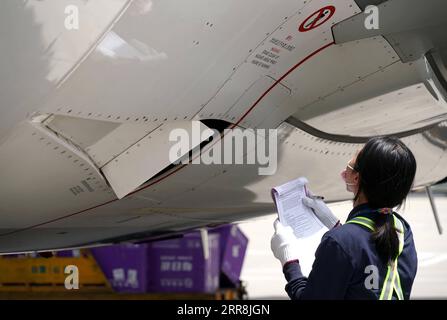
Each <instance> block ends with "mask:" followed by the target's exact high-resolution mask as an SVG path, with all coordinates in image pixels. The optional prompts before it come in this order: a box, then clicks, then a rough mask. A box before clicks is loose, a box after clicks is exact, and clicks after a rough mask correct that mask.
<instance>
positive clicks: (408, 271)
mask: <svg viewBox="0 0 447 320" xmlns="http://www.w3.org/2000/svg"><path fill="white" fill-rule="evenodd" d="M378 214H379V213H377V212H375V211H373V210H371V209H370V208H369V207H368V205H367V204H362V205H359V206H357V207H355V208H354V209H353V210H352V211H351V212H350V214H349V216H348V219H347V221H349V220H351V219H353V218H355V217H357V216H362V217H366V218H369V219H372V220H375V217H377V215H378ZM394 215H395V216H396V217H397V218H398V219H399V220H400V221H401V222H402V223H403V225H404V236H405V241H404V248H403V251H402V253H401V255H400V256H399V259H398V271H399V276H400V280H401V286H402V290H403V293H404V298H405V299H409V297H410V292H411V288H412V286H413V281H414V278H415V276H416V270H417V255H416V249H415V246H414V241H413V234H412V232H411V228H410V226H409V224H408V223H407V222H406V221H405V220H404V219H403V218H402V217H401V216H399V215H398V214H396V213H394ZM370 265H373V266H376V267H377V269H378V271H379V287H378V288H377V289H368V288H367V286H366V285H365V279H366V278H367V277H368V276H369V275H370V274H371V272H368V271H366V272H365V270H366V269H365V268H366V267H367V266H370ZM283 272H284V275H285V277H286V279H287V282H288V283H287V285H286V291H287V294H288V295H289V297H290V298H291V299H292V300H300V299H378V298H379V296H380V291H381V289H382V287H383V283H384V280H385V276H386V273H387V265H386V264H385V263H383V262H382V261H381V259H380V258H379V256H378V253H377V250H376V248H375V243H374V241H373V240H372V239H371V231H370V230H369V229H368V228H366V227H362V226H360V225H357V224H344V225H342V226H338V227H335V228H334V229H332V230H330V231H328V232H326V233H325V234H324V236H323V238H322V240H321V243H320V245H319V247H318V249H317V251H316V253H315V261H314V264H313V266H312V271H311V272H310V274H309V278H307V277H305V276H303V274H302V272H301V268H300V265H299V263H298V262H290V263H287V264H286V265H285V266H284V268H283ZM394 298H395V297H394V295H393V299H394Z"/></svg>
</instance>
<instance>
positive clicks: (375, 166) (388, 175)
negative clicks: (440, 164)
mask: <svg viewBox="0 0 447 320" xmlns="http://www.w3.org/2000/svg"><path fill="white" fill-rule="evenodd" d="M354 170H355V171H357V172H358V173H359V189H358V192H357V194H356V195H355V198H354V199H355V200H356V199H358V197H359V195H360V193H361V192H363V194H364V195H365V197H366V199H367V201H368V205H369V206H370V207H371V208H373V209H379V208H394V207H400V206H401V205H402V203H403V202H404V200H405V198H406V197H407V195H408V193H409V192H410V190H411V187H412V186H413V181H414V176H415V174H416V159H415V158H414V155H413V153H412V152H411V150H410V149H409V148H408V147H407V146H406V145H405V144H404V143H403V142H402V141H400V140H399V139H398V138H395V137H377V138H372V139H370V140H368V142H367V143H366V144H365V146H364V147H363V149H362V150H361V151H360V152H359V154H358V155H357V160H356V163H355V166H354ZM375 222H376V230H375V231H374V232H373V233H372V239H373V240H374V241H375V243H376V248H377V251H378V254H379V257H380V258H381V259H382V261H384V262H386V263H388V262H389V261H392V260H394V259H395V258H396V257H397V255H398V252H399V238H398V236H397V233H396V229H395V228H394V221H393V215H392V214H378V215H377V219H375Z"/></svg>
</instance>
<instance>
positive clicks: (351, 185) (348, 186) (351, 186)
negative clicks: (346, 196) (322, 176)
mask: <svg viewBox="0 0 447 320" xmlns="http://www.w3.org/2000/svg"><path fill="white" fill-rule="evenodd" d="M340 175H341V178H342V179H343V181H344V183H345V184H346V189H347V190H348V191H350V192H355V191H354V188H355V186H357V183H350V182H348V181H347V179H346V170H343V171H342V172H341V174H340Z"/></svg>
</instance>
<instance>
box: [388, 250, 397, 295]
mask: <svg viewBox="0 0 447 320" xmlns="http://www.w3.org/2000/svg"><path fill="white" fill-rule="evenodd" d="M391 273H392V274H391V275H390V278H391V281H390V283H389V285H390V288H389V289H390V292H389V293H388V300H391V299H392V297H393V292H394V283H395V281H396V275H397V259H396V260H394V263H393V269H392V272H391Z"/></svg>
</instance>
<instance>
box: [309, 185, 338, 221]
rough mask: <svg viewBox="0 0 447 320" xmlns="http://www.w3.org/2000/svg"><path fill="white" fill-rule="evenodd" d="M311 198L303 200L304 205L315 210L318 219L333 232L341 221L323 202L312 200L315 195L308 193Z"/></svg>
mask: <svg viewBox="0 0 447 320" xmlns="http://www.w3.org/2000/svg"><path fill="white" fill-rule="evenodd" d="M308 192H309V194H310V197H304V198H303V204H304V205H305V206H308V207H309V208H311V209H312V210H313V212H314V213H315V215H316V216H317V218H318V219H320V221H321V222H322V223H323V224H324V225H325V226H326V227H327V228H328V229H329V230H331V229H332V228H333V227H335V226H336V225H337V224H338V223H339V222H340V220H339V219H338V218H337V217H336V216H335V215H334V214H333V213H332V211H331V209H329V207H328V206H327V205H326V203H324V201H323V200H321V199H317V198H315V199H314V198H312V197H313V195H312V193H311V192H310V191H308Z"/></svg>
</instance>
